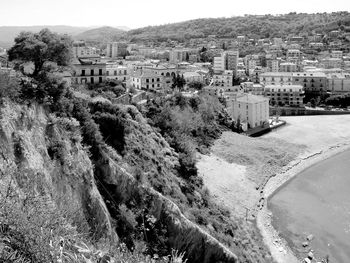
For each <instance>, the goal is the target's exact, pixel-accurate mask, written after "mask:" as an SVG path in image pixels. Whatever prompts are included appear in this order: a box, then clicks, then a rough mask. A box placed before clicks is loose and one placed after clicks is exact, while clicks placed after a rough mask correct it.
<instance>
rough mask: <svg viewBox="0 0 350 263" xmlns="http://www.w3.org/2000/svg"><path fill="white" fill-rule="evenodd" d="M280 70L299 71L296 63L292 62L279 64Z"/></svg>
mask: <svg viewBox="0 0 350 263" xmlns="http://www.w3.org/2000/svg"><path fill="white" fill-rule="evenodd" d="M279 71H280V72H297V71H298V68H297V65H296V64H295V63H292V62H283V63H281V64H280V66H279Z"/></svg>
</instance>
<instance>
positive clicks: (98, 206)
mask: <svg viewBox="0 0 350 263" xmlns="http://www.w3.org/2000/svg"><path fill="white" fill-rule="evenodd" d="M46 74H49V75H50V76H51V77H53V76H52V75H51V73H46ZM49 75H48V76H49ZM0 77H1V75H0ZM3 77H5V78H4V80H3V81H2V82H1V83H2V84H1V85H0V142H1V144H0V145H1V147H0V222H1V224H0V246H2V245H3V244H2V240H3V236H4V235H5V237H6V238H7V237H8V239H6V240H9V241H6V242H5V246H7V247H9V249H10V250H11V251H14V253H16V255H17V256H18V257H22V259H23V257H24V258H25V259H28V258H32V261H23V262H43V263H44V262H51V261H50V260H49V258H50V257H51V256H52V255H54V254H55V253H57V252H58V253H59V251H60V244H61V243H62V242H64V244H65V245H64V248H62V249H63V250H64V252H65V253H67V254H69V255H72V253H73V254H75V255H77V256H79V257H80V258H82V257H83V255H82V253H85V252H81V251H82V250H83V251H86V249H78V250H77V249H76V248H74V247H76V245H77V244H80V242H83V243H84V244H87V243H89V244H91V245H90V246H89V251H96V250H98V249H99V248H101V249H102V248H103V251H100V252H96V253H92V254H94V255H101V254H102V255H105V254H111V256H113V257H115V259H117V262H118V259H119V258H118V257H119V256H120V255H118V253H117V252H118V251H119V250H116V249H115V247H116V246H119V245H120V243H122V244H124V245H123V246H125V247H124V249H123V250H124V251H134V252H133V253H139V254H140V255H141V258H140V260H130V261H121V262H133V263H136V262H145V261H144V260H142V256H143V257H144V256H146V255H151V256H152V255H158V256H159V257H161V258H163V259H164V257H166V258H167V256H168V255H170V254H171V252H172V249H176V250H178V251H180V252H184V253H185V256H186V258H187V259H188V262H193V263H210V262H228V263H236V262H247V263H248V262H261V263H263V262H271V256H270V254H269V252H268V250H267V249H266V247H265V246H264V244H263V243H262V240H261V236H260V235H259V234H258V232H257V231H256V229H255V228H252V227H251V225H250V223H249V222H245V221H244V220H242V219H241V218H239V217H237V216H236V215H235V214H234V213H232V214H230V212H229V211H227V210H226V209H225V208H223V207H220V206H219V205H217V204H216V203H215V202H213V200H212V198H211V195H210V193H209V192H208V190H206V188H205V187H204V185H203V183H202V181H201V179H200V178H199V177H198V175H197V173H196V172H194V171H192V172H191V174H190V173H189V172H190V171H189V170H188V169H186V168H191V165H192V164H191V163H190V161H191V160H190V159H189V157H190V156H188V155H187V154H188V153H189V152H185V150H186V149H187V148H186V147H185V146H188V142H190V140H192V137H187V138H186V145H178V144H177V143H176V142H174V140H178V139H181V138H182V137H181V138H176V136H178V135H180V133H179V132H181V131H189V132H191V129H187V128H186V129H179V128H181V127H183V126H184V125H187V123H188V121H186V120H185V119H183V118H182V119H178V117H181V116H178V115H179V114H180V113H181V112H183V113H186V112H187V115H186V116H189V115H190V116H192V117H194V118H196V119H197V124H196V127H197V126H199V127H201V125H200V123H201V120H200V118H199V117H200V116H199V115H198V114H199V113H200V112H203V113H207V112H208V110H209V111H210V107H209V108H208V107H205V105H207V104H208V103H210V101H207V100H204V101H203V100H195V101H194V100H190V101H187V100H186V99H184V98H182V97H178V96H176V97H174V98H172V99H171V101H169V103H176V104H178V105H179V107H178V111H176V112H175V111H171V112H169V111H167V110H164V111H163V110H161V109H162V108H163V106H161V105H159V106H160V108H159V107H158V106H157V104H155V105H154V106H153V107H152V110H151V112H154V113H155V115H154V114H152V115H154V118H153V119H152V120H153V121H152V122H151V123H153V125H156V126H152V124H151V123H149V120H147V119H146V118H145V117H144V115H143V114H142V113H141V112H140V111H139V110H138V109H137V108H136V107H134V106H132V105H118V104H112V103H109V102H103V103H101V102H94V101H92V100H90V99H89V98H83V99H81V98H77V97H76V96H75V95H74V93H72V92H71V88H69V87H66V86H60V88H61V89H57V86H56V84H57V83H56V82H55V81H52V82H50V81H48V82H42V81H43V80H41V79H40V78H39V79H38V80H36V81H39V82H40V83H41V84H40V86H37V85H36V84H35V81H34V80H33V79H32V80H30V79H29V80H28V78H27V79H26V81H20V79H17V77H13V78H12V79H10V80H9V79H8V78H6V76H3ZM0 80H1V78H0ZM56 81H58V79H56ZM43 85H45V87H44V86H43ZM38 87H39V88H38ZM39 94H41V95H39ZM155 103H157V102H155ZM180 105H182V106H181V107H180ZM186 105H188V106H186ZM189 105H191V106H189ZM164 106H165V105H164ZM189 107H194V108H198V111H197V110H196V112H197V114H195V115H194V114H193V110H191V109H190V108H189ZM157 108H158V109H159V110H161V111H158V110H157ZM154 110H155V111H154ZM167 112H168V113H169V114H167V115H166V116H167V117H169V118H172V119H173V118H175V119H178V122H177V124H176V126H180V127H179V128H176V129H177V130H178V134H172V133H168V132H166V133H165V131H166V130H164V129H163V130H159V129H158V127H157V126H159V125H161V122H158V121H156V120H157V119H158V118H157V116H161V115H163V114H166V113H167ZM159 114H160V115H159ZM196 116H197V117H196ZM205 116H207V119H208V120H207V122H216V120H212V119H211V118H209V117H210V116H211V114H209V113H208V114H206V115H205ZM194 118H192V119H193V120H194ZM163 119H164V118H163ZM169 120H170V119H169ZM164 124H166V126H167V127H168V125H169V124H170V122H168V121H167V122H166V123H164ZM176 126H175V127H176ZM164 128H165V127H164ZM184 128H185V127H184ZM213 128H215V127H213ZM207 130H208V129H206V128H205V127H201V128H200V129H199V130H198V132H197V134H198V135H200V134H202V135H203V136H204V135H206V134H207ZM158 131H160V132H158ZM209 131H211V133H212V132H214V131H215V130H213V129H210V130H209ZM162 133H164V136H166V137H163V135H162ZM191 134H194V133H193V132H191ZM198 135H196V136H195V137H198ZM174 136H175V137H174ZM201 137H202V136H201ZM198 138H200V137H198ZM172 145H174V147H175V146H176V147H175V148H173V147H172ZM182 147H185V148H184V149H183V148H182ZM186 153H187V154H186ZM13 204H16V205H15V206H14V205H13ZM33 211H34V212H33ZM33 213H34V214H33ZM57 213H58V214H59V215H60V216H58V215H57ZM53 218H55V219H56V218H57V220H58V221H56V220H53ZM36 222H39V225H38V224H37V223H36ZM50 222H53V223H54V224H55V225H54V226H53V225H52V224H50ZM40 227H42V230H40V229H41V228H40ZM52 228H54V231H53V232H52V231H51V232H50V230H51V229H52ZM68 230H69V233H66V232H67V231H68ZM40 231H41V232H40ZM32 233H35V234H34V236H35V237H36V238H35V239H33V234H32ZM37 236H40V237H42V238H41V239H39V238H37ZM60 236H64V237H65V238H67V239H64V241H62V242H61V241H60ZM78 237H81V239H82V241H80V239H79V238H78ZM20 238H21V239H20ZM22 239H24V241H21V240H22ZM18 240H20V241H18ZM51 241H52V242H53V245H54V247H52V246H51V245H50V244H51V243H52V242H51ZM18 242H20V243H21V244H24V246H20V247H18ZM67 242H68V243H67ZM72 242H73V244H72ZM106 244H109V245H110V246H112V248H111V250H108V249H107V248H106ZM78 246H80V248H81V247H82V246H81V245H78ZM83 247H84V246H83ZM107 247H108V246H107ZM115 253H117V255H116V254H115ZM11 255H13V254H8V255H5V254H2V253H1V251H0V261H1V260H2V259H4V258H5V259H6V258H8V257H9V256H11ZM64 255H66V254H64ZM61 256H62V253H61ZM84 256H85V255H84ZM91 256H92V255H91ZM33 258H34V259H33ZM38 258H39V259H40V260H38ZM161 258H160V259H161ZM4 262H8V261H6V260H5V261H4ZM53 262H54V261H53ZM64 262H66V261H64ZM69 262H70V261H69ZM73 262H84V261H81V260H79V261H73ZM91 262H103V261H98V260H91ZM156 262H159V263H161V262H162V263H163V261H161V260H157V261H156ZM165 262H169V261H168V260H166V261H165ZM176 262H181V261H176Z"/></svg>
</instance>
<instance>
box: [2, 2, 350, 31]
mask: <svg viewBox="0 0 350 263" xmlns="http://www.w3.org/2000/svg"><path fill="white" fill-rule="evenodd" d="M332 11H350V1H349V0H329V1H328V0H288V1H286V0H242V1H237V0H212V1H205V0H175V1H169V0H124V1H120V0H84V1H81V0H0V26H8V25H21V26H23V25H72V26H101V25H109V26H127V27H129V28H137V27H143V26H147V25H159V24H165V23H172V22H179V21H184V20H189V19H195V18H202V17H231V16H237V15H244V14H281V13H289V12H305V13H317V12H332Z"/></svg>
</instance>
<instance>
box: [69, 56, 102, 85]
mask: <svg viewBox="0 0 350 263" xmlns="http://www.w3.org/2000/svg"><path fill="white" fill-rule="evenodd" d="M73 67H74V73H73V76H72V83H75V84H85V83H89V84H96V83H103V82H105V81H106V63H102V62H97V61H91V60H83V59H79V61H77V62H75V63H73Z"/></svg>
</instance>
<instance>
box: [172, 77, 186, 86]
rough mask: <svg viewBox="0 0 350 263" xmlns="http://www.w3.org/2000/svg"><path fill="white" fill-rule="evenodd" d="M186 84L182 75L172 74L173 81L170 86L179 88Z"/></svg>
mask: <svg viewBox="0 0 350 263" xmlns="http://www.w3.org/2000/svg"><path fill="white" fill-rule="evenodd" d="M185 84H186V80H185V78H184V76H183V75H181V76H180V74H177V75H174V76H173V83H172V84H171V88H172V89H175V88H178V89H179V90H181V89H182V88H183V87H184V86H185Z"/></svg>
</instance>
